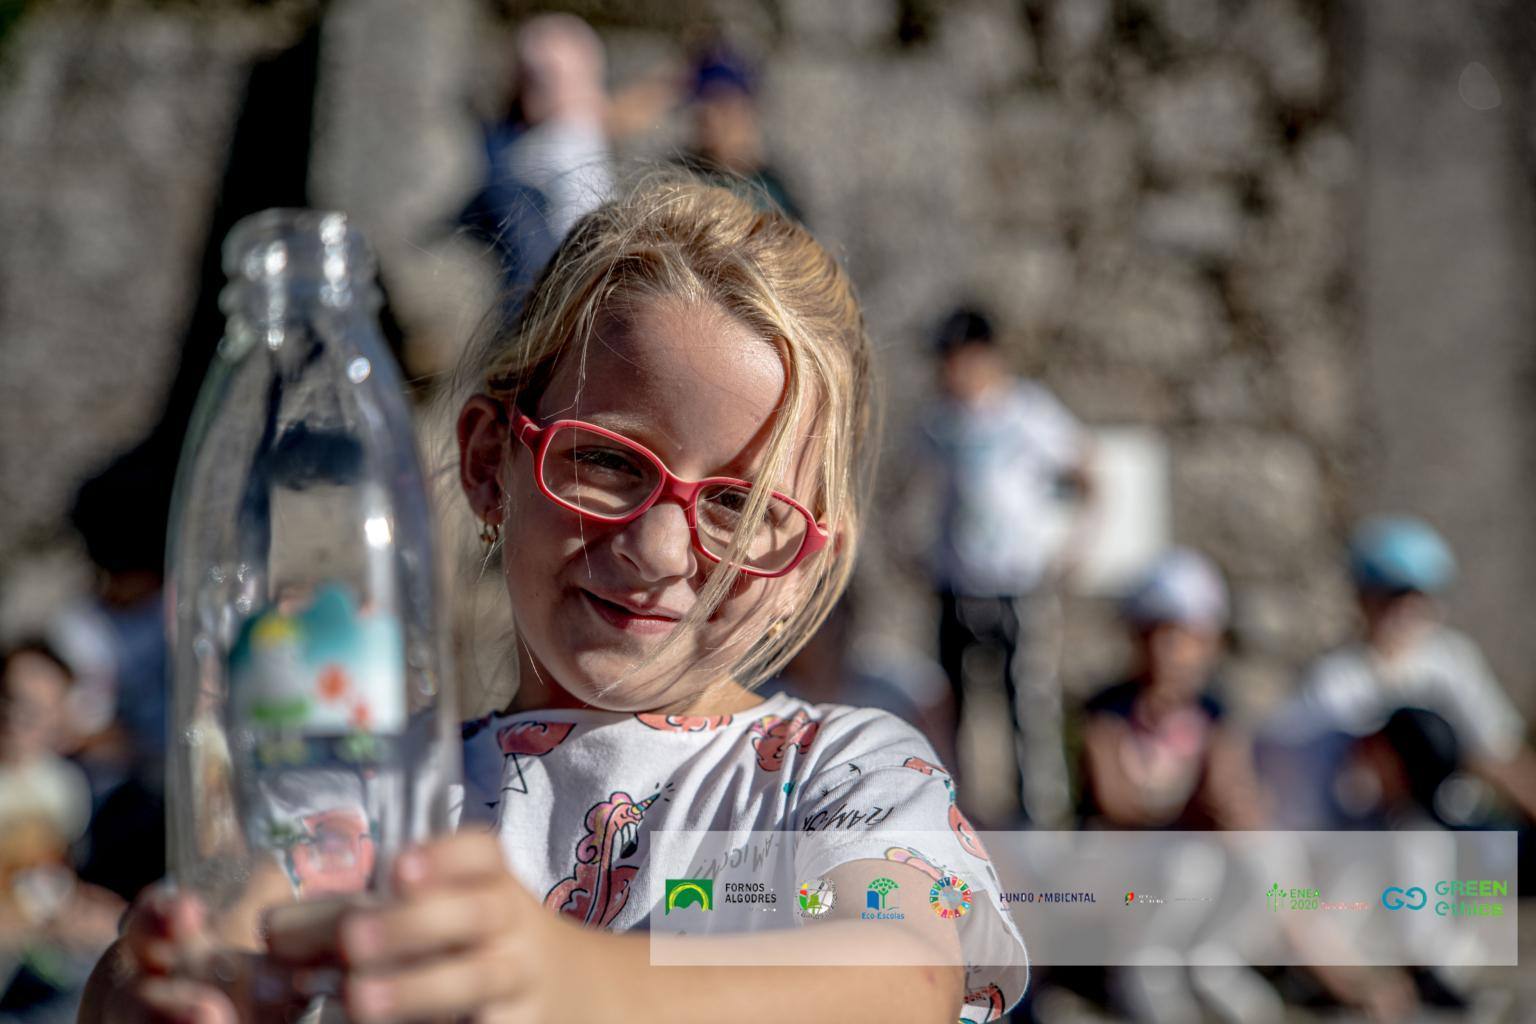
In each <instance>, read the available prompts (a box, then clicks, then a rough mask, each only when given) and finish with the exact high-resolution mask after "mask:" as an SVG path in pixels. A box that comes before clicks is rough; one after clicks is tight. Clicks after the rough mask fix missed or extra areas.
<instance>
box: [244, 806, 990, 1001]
mask: <svg viewBox="0 0 1536 1024" xmlns="http://www.w3.org/2000/svg"><path fill="white" fill-rule="evenodd" d="M876 874H880V875H885V876H887V877H890V878H892V879H893V880H895V881H896V882H897V883H898V884H899V886H900V887H901V888H900V891H901V892H903V893H912V894H914V895H913V896H912V898H911V900H910V903H911V906H910V910H909V911H908V914H907V918H906V920H905V921H901V922H893V921H880V922H868V921H858V920H833V921H831V922H828V923H825V924H823V923H816V924H814V925H808V926H807V927H805V928H803V929H798V930H795V931H783V932H777V933H766V934H753V935H735V936H709V937H700V938H696V939H693V938H685V937H678V938H670V939H666V940H664V941H668V942H670V943H673V945H671V946H669V958H671V959H678V958H680V957H682V956H685V955H686V953H687V951H688V947H689V945H691V944H695V943H696V944H697V949H698V950H699V952H700V956H701V959H703V958H706V957H707V958H708V959H710V960H719V959H724V958H727V957H729V958H731V959H739V960H744V961H748V962H758V963H769V964H771V963H775V962H776V963H778V964H781V965H786V966H742V967H721V966H692V967H663V966H658V967H653V966H651V963H650V958H651V942H652V938H651V937H649V936H637V935H615V934H611V933H608V932H601V931H593V930H589V929H585V928H582V927H580V926H578V925H576V924H574V923H572V922H570V921H568V920H566V919H564V918H561V917H559V916H558V915H555V914H552V913H551V912H549V911H548V910H546V909H545V908H544V907H543V906H541V905H540V904H539V903H538V902H537V901H536V900H535V899H534V897H533V896H531V895H530V894H529V893H528V892H527V891H526V890H524V889H523V888H522V887H521V886H520V885H519V884H518V883H517V881H516V880H515V879H514V878H512V876H511V875H510V874H509V873H508V872H507V870H506V868H505V866H504V864H503V861H502V854H501V849H500V847H499V846H498V845H497V843H496V841H495V840H494V839H493V838H492V837H490V836H488V835H484V834H460V835H457V836H454V837H451V838H448V839H444V840H441V841H439V842H436V843H433V844H430V845H428V846H425V847H422V848H420V849H418V850H416V851H414V852H413V853H411V854H407V855H405V856H403V857H401V858H400V859H399V860H398V861H397V864H396V878H395V882H396V886H397V891H398V892H399V893H400V897H401V898H400V899H399V900H398V901H396V902H394V903H391V904H390V905H388V906H385V907H382V908H367V907H362V906H356V905H354V906H350V907H346V906H340V905H337V904H303V903H301V904H297V905H295V906H293V907H290V908H282V909H280V910H279V911H278V912H276V913H274V914H273V916H272V917H271V919H270V921H269V928H268V938H269V943H270V948H271V952H272V955H273V956H275V957H277V958H278V959H280V960H282V961H285V962H287V963H288V964H290V965H292V966H294V967H295V968H297V969H299V971H300V977H302V976H303V971H304V969H305V968H307V967H330V968H340V970H341V971H342V980H341V982H340V986H339V991H340V994H341V997H342V1000H343V1002H344V1004H345V1006H346V1010H347V1013H348V1015H349V1016H350V1017H351V1019H353V1020H356V1021H360V1022H372V1021H405V1020H413V1019H421V1018H429V1017H430V1018H435V1017H442V1016H454V1015H462V1014H484V1015H487V1016H490V1017H493V1018H494V1019H496V1020H498V1021H505V1022H519V1021H524V1020H526V1021H529V1022H533V1021H542V1020H546V1019H563V1018H565V1017H579V1018H580V1019H583V1020H587V1019H593V1020H601V1019H610V1018H611V1019H624V1020H630V1021H639V1022H648V1021H656V1022H658V1024H660V1022H666V1024H686V1022H689V1021H710V1022H713V1021H718V1020H743V1021H753V1020H763V1021H769V1020H772V1021H780V1020H784V1019H786V1017H787V1016H792V1017H793V1018H794V1019H796V1020H800V1021H807V1022H815V1021H826V1022H829V1024H830V1022H833V1021H836V1022H838V1024H845V1022H849V1021H861V1020H865V1021H871V1022H873V1021H887V1020H902V1021H912V1022H914V1024H923V1022H930V1021H931V1022H933V1024H939V1022H943V1024H950V1022H952V1021H954V1020H955V1018H956V1017H957V1016H958V1012H959V1009H960V1006H961V1000H962V998H963V991H962V989H963V985H964V982H963V978H964V974H963V969H962V968H961V967H960V966H959V964H960V962H961V961H960V953H959V943H958V940H957V938H956V935H955V930H954V928H953V926H952V924H951V923H950V922H948V921H945V920H943V919H941V918H939V917H938V916H937V915H935V914H932V913H929V912H928V910H927V899H926V894H927V891H928V887H929V885H930V884H931V882H930V880H929V879H928V878H927V876H926V875H924V874H922V873H921V872H919V871H917V870H916V869H915V868H912V867H910V866H907V865H904V864H893V863H888V862H884V861H881V862H873V863H872V862H867V861H865V862H855V863H852V864H847V865H843V866H842V867H840V868H838V869H837V870H836V871H834V872H832V873H830V875H829V877H830V878H831V879H832V881H833V883H834V885H838V884H839V881H841V882H842V886H841V891H843V892H846V893H857V892H861V891H862V890H863V887H864V885H866V884H867V883H868V881H869V879H870V878H873V877H874V876H875V875H876ZM918 893H921V894H923V898H922V902H918V897H917V895H916V894H918ZM846 902H849V903H853V902H855V901H853V900H847V901H846ZM844 913H845V915H846V916H850V917H857V913H858V909H857V907H848V908H846V909H845V911H844ZM658 941H661V940H658ZM848 963H857V964H861V966H801V965H817V964H828V965H832V964H848ZM878 964H900V965H902V966H875V965H878ZM789 965H793V966H789ZM315 973H316V976H317V977H319V976H324V975H325V974H327V973H328V972H323V971H317V972H315Z"/></svg>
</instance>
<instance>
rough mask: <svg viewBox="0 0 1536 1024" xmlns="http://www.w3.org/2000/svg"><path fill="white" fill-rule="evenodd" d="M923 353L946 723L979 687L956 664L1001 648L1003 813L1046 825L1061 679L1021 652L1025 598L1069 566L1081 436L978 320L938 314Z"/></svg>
mask: <svg viewBox="0 0 1536 1024" xmlns="http://www.w3.org/2000/svg"><path fill="white" fill-rule="evenodd" d="M934 347H935V353H936V355H937V356H938V360H939V366H938V370H939V385H940V389H941V393H940V396H939V398H938V399H937V401H935V402H934V403H933V404H932V405H931V406H930V407H929V408H928V409H926V410H925V411H924V413H923V414H922V418H921V421H920V435H919V438H918V440H917V447H916V455H917V458H918V465H916V466H914V467H913V474H912V479H913V480H914V481H922V482H923V483H926V484H930V485H932V486H933V487H934V488H935V489H936V490H937V492H938V494H937V500H938V511H937V522H936V524H935V527H936V528H935V529H934V530H933V532H932V535H931V537H930V538H929V544H928V549H929V551H928V571H929V573H930V574H931V581H932V584H933V588H934V590H935V591H936V592H937V594H938V597H939V603H940V608H941V611H940V615H941V619H940V624H939V662H940V664H941V665H942V666H943V668H944V673H945V675H947V676H948V677H949V681H950V686H951V689H952V691H953V694H954V704H955V723H956V728H957V729H958V728H959V726H960V716H961V715H962V714H963V712H964V708H965V702H966V700H967V699H968V697H970V696H972V694H971V693H969V692H968V691H970V689H971V687H972V686H976V685H983V684H982V682H981V680H972V679H971V678H970V677H969V676H970V674H974V673H970V674H968V673H967V671H966V662H967V661H968V660H970V659H969V658H968V656H969V655H970V654H971V653H972V652H973V651H975V650H977V649H978V648H984V647H993V648H999V649H1000V650H1001V653H1002V657H1003V671H1002V676H1003V679H1002V683H1003V689H1004V691H1005V693H1006V695H1007V706H1008V707H1009V708H1010V711H1011V714H1012V716H1013V725H1014V736H1015V748H1016V751H1015V752H1016V755H1017V763H1018V767H1019V772H1018V778H1017V779H1015V780H1014V781H1013V785H1014V786H1016V787H1017V790H1016V800H1017V803H1016V806H1017V808H1018V811H1017V813H1016V815H1014V816H1015V817H1022V818H1027V819H1033V820H1034V821H1035V822H1036V823H1041V824H1044V823H1050V822H1051V821H1052V820H1053V819H1059V818H1060V817H1062V816H1064V815H1065V814H1066V813H1068V812H1069V811H1070V807H1069V805H1068V803H1067V795H1066V794H1067V787H1066V772H1065V765H1064V762H1063V761H1062V758H1063V754H1062V749H1061V731H1060V725H1061V696H1060V690H1059V684H1058V682H1057V680H1056V678H1055V673H1054V671H1052V670H1048V669H1047V667H1046V665H1045V661H1046V659H1043V658H1041V657H1031V656H1030V652H1029V650H1028V646H1029V645H1031V644H1034V645H1037V646H1038V647H1039V648H1040V649H1041V650H1044V649H1045V648H1046V646H1047V644H1048V642H1049V638H1048V637H1045V636H1043V635H1041V634H1043V633H1045V632H1046V631H1047V628H1048V627H1047V626H1046V625H1045V623H1046V622H1048V621H1049V617H1048V616H1046V615H1044V614H1043V612H1042V609H1041V608H1040V607H1039V605H1040V603H1041V602H1040V600H1032V599H1037V598H1038V599H1043V598H1045V597H1046V596H1047V595H1048V593H1049V590H1050V586H1051V585H1052V584H1053V583H1054V582H1055V579H1056V578H1059V577H1060V576H1061V575H1063V574H1065V573H1066V572H1068V571H1069V569H1070V566H1071V563H1072V562H1073V560H1074V551H1075V550H1076V548H1077V546H1078V545H1079V544H1080V543H1081V542H1082V540H1083V539H1084V536H1085V535H1084V533H1083V532H1082V531H1081V529H1079V527H1081V526H1082V525H1083V524H1085V523H1086V522H1087V517H1086V516H1084V515H1082V514H1081V512H1082V510H1084V509H1085V508H1086V503H1087V501H1088V500H1089V498H1090V497H1091V493H1092V488H1091V487H1090V480H1091V474H1090V472H1089V451H1088V449H1089V445H1088V439H1087V437H1086V435H1085V433H1084V431H1083V429H1082V428H1081V426H1080V425H1079V424H1078V422H1077V420H1076V419H1075V418H1074V417H1073V415H1072V414H1071V413H1070V412H1068V411H1067V409H1066V407H1065V406H1063V405H1062V404H1061V403H1060V402H1059V401H1058V400H1057V399H1056V397H1055V395H1053V394H1051V392H1050V391H1049V390H1048V389H1046V388H1045V387H1044V386H1043V385H1041V384H1039V383H1037V382H1035V381H1032V380H1024V379H1021V378H1019V377H1018V376H1016V375H1015V374H1014V373H1012V372H1011V371H1010V370H1009V368H1008V366H1007V363H1006V360H1005V358H1004V355H1003V353H1002V352H1001V351H1000V350H999V348H998V345H997V339H996V337H995V335H994V332H993V328H992V323H991V321H990V320H989V319H988V318H987V316H986V315H985V314H984V313H982V312H980V311H978V310H975V309H971V308H959V309H956V310H955V311H954V312H952V313H950V314H949V315H948V316H946V317H945V319H944V320H943V322H942V323H941V324H940V325H939V328H938V330H937V332H936V334H935V336H934ZM1074 503H1075V504H1074ZM1064 509H1067V510H1071V509H1075V510H1076V512H1069V513H1068V514H1069V515H1070V516H1071V520H1072V522H1073V523H1074V524H1075V525H1074V526H1073V527H1072V528H1071V529H1069V530H1068V531H1066V533H1065V535H1063V533H1062V532H1061V531H1059V530H1056V529H1055V528H1054V526H1053V524H1058V523H1059V522H1060V521H1061V518H1062V512H1063V510H1064ZM1032 633H1033V635H1031V634H1032ZM1037 653H1038V652H1037ZM1008 824H1011V822H1000V823H998V825H999V826H1000V827H1001V826H1005V825H1008Z"/></svg>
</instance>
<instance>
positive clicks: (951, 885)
mask: <svg viewBox="0 0 1536 1024" xmlns="http://www.w3.org/2000/svg"><path fill="white" fill-rule="evenodd" d="M928 905H929V906H930V907H932V908H933V912H934V913H935V914H938V915H939V916H940V917H945V918H952V917H964V916H965V914H966V912H967V911H968V910H970V909H971V887H970V886H968V885H966V884H965V882H963V881H962V880H961V879H959V878H957V877H956V876H954V875H945V876H944V877H943V878H941V879H939V880H938V881H937V882H934V883H933V888H932V889H929V890H928Z"/></svg>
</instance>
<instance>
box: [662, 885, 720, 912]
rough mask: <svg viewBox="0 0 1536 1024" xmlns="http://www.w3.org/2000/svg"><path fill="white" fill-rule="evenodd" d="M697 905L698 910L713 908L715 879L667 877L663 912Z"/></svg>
mask: <svg viewBox="0 0 1536 1024" xmlns="http://www.w3.org/2000/svg"><path fill="white" fill-rule="evenodd" d="M688 907H698V908H699V909H700V910H714V909H715V880H714V879H713V878H669V879H667V899H666V909H665V910H664V911H663V913H664V914H670V913H672V911H673V910H683V909H686V908H688Z"/></svg>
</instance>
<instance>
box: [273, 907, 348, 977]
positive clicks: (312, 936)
mask: <svg viewBox="0 0 1536 1024" xmlns="http://www.w3.org/2000/svg"><path fill="white" fill-rule="evenodd" d="M360 905H361V900H360V899H359V898H358V897H355V896H354V897H338V898H335V899H317V900H301V901H300V902H298V903H290V904H287V905H285V906H280V907H273V908H272V909H270V910H268V911H267V912H266V914H265V915H264V916H263V928H262V930H263V932H264V933H265V935H266V940H267V952H268V953H270V954H271V955H272V956H273V957H274V958H276V959H278V960H282V961H284V962H286V963H288V964H293V965H306V964H332V963H337V962H339V960H340V955H339V953H340V938H341V924H342V921H344V920H345V919H346V917H347V915H348V914H349V913H350V912H352V911H354V910H356V909H357V908H358V907H359V906H360Z"/></svg>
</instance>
